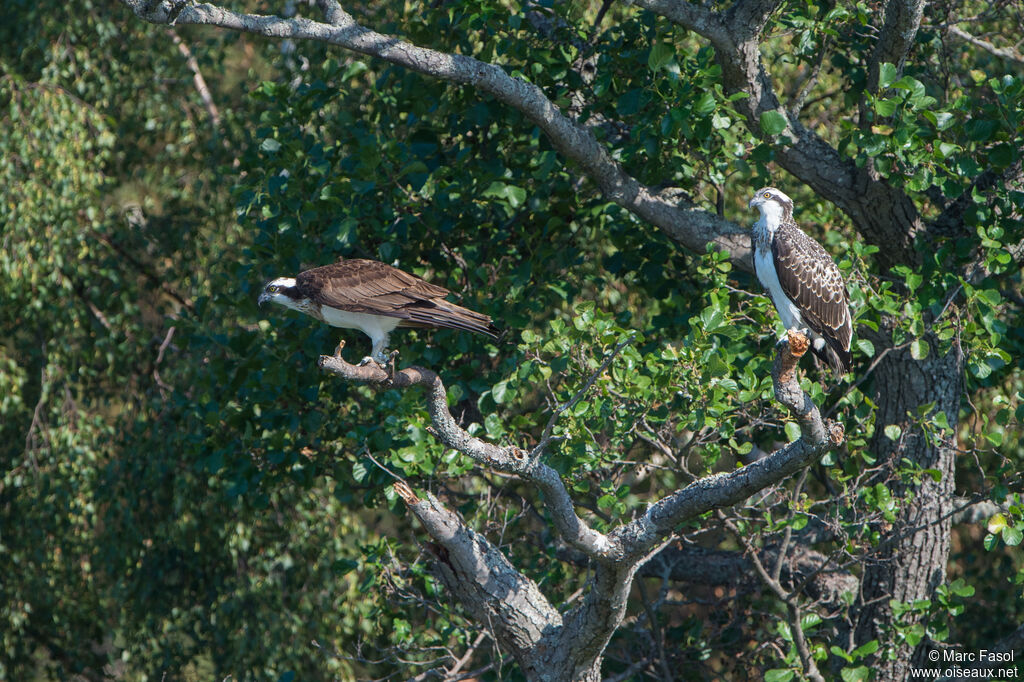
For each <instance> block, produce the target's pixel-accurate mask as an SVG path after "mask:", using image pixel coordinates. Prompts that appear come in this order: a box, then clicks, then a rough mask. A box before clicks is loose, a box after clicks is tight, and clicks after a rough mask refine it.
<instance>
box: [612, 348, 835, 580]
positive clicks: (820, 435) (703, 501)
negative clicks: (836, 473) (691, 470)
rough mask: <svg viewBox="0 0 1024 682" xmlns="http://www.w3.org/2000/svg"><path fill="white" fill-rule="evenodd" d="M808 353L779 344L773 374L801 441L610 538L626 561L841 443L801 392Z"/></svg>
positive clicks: (694, 490) (709, 479) (700, 486)
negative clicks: (799, 372) (801, 367)
mask: <svg viewBox="0 0 1024 682" xmlns="http://www.w3.org/2000/svg"><path fill="white" fill-rule="evenodd" d="M807 347H808V341H807V337H805V336H803V335H802V334H798V333H791V334H790V335H789V338H787V339H784V340H783V341H781V342H780V343H779V346H778V352H777V354H776V357H775V365H774V366H773V368H772V382H773V383H774V385H775V398H776V400H778V401H779V402H780V403H782V404H783V405H784V406H785V407H786V408H787V409H789V411H790V412H792V414H793V416H794V417H795V418H796V420H797V422H798V423H799V424H800V431H801V436H800V438H798V439H797V440H795V441H794V442H792V443H790V444H789V445H787V446H785V447H784V448H781V449H779V450H776V451H775V452H773V453H772V454H771V455H769V456H767V457H765V458H763V459H760V460H758V461H756V462H754V463H753V464H749V465H747V466H745V467H743V468H742V469H737V470H736V471H731V472H729V473H722V474H715V475H712V476H706V477H704V478H702V479H699V480H697V481H694V482H693V483H691V484H690V485H688V486H687V487H685V488H683V489H682V490H680V491H678V492H676V493H673V494H672V495H669V496H668V497H665V498H663V499H661V500H660V501H658V502H656V503H655V504H653V505H652V506H651V507H650V508H649V509H648V510H647V512H646V513H645V514H644V515H643V516H641V517H640V518H638V519H637V520H635V521H633V522H631V523H629V524H626V525H625V526H621V527H619V528H617V529H616V530H615V531H613V532H612V533H611V536H610V537H611V539H612V541H613V542H614V543H615V544H616V545H617V546H621V547H622V551H623V554H624V557H623V558H624V560H626V561H629V560H630V558H632V559H633V560H635V559H637V558H639V557H640V556H643V555H644V554H646V553H647V552H649V551H650V550H651V549H652V548H653V547H654V546H655V545H656V544H657V543H658V542H660V541H661V539H662V538H665V537H667V536H669V535H670V534H671V533H672V532H673V530H674V529H675V528H676V527H677V526H678V525H679V524H680V523H682V522H683V521H686V520H688V519H691V518H693V517H695V516H699V515H700V514H703V513H704V512H707V511H710V510H712V509H717V508H721V507H726V506H729V505H732V504H735V503H737V502H739V501H741V500H743V499H745V498H747V497H749V496H750V495H752V494H753V493H755V492H757V491H758V490H762V489H764V488H767V487H768V486H770V485H773V484H775V483H778V482H779V481H781V480H782V479H784V478H785V477H787V476H789V475H791V474H793V473H795V472H797V471H799V470H800V469H802V468H803V467H806V466H808V465H810V464H812V463H813V462H815V461H817V460H818V458H820V457H821V456H822V455H824V454H825V453H826V452H828V451H829V450H831V449H833V448H834V447H836V446H837V445H839V444H840V443H841V442H842V440H843V429H842V426H841V425H839V424H836V423H829V424H826V423H825V422H823V421H822V418H821V414H820V413H819V412H818V408H817V407H816V406H815V405H814V403H813V402H812V401H811V397H810V396H809V395H807V394H806V393H804V391H803V390H802V389H801V388H800V382H799V380H798V379H797V372H796V367H797V364H798V363H799V361H800V358H801V357H802V356H803V354H804V353H805V352H806V351H807Z"/></svg>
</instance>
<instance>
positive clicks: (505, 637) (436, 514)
mask: <svg viewBox="0 0 1024 682" xmlns="http://www.w3.org/2000/svg"><path fill="white" fill-rule="evenodd" d="M394 489H395V492H396V493H398V495H399V496H400V497H401V498H402V500H403V501H404V502H405V504H406V505H407V506H408V508H409V511H410V512H412V514H413V515H414V516H415V517H416V518H417V519H419V521H420V523H422V524H423V528H424V530H426V531H427V534H428V535H430V537H431V538H433V539H434V541H435V542H436V543H437V544H430V545H428V546H427V549H428V551H429V552H430V553H431V554H432V555H433V556H434V559H435V560H436V561H435V566H436V568H437V573H438V576H439V577H440V579H441V581H442V582H444V584H445V587H446V588H447V589H448V590H449V591H450V592H451V593H452V594H453V595H455V596H456V597H457V598H458V600H459V603H460V604H462V606H463V607H464V608H465V609H466V610H467V611H469V613H470V614H471V615H472V616H473V618H474V619H475V620H476V621H477V622H478V623H487V624H489V625H490V626H491V627H493V628H494V629H495V630H496V631H497V635H498V641H500V642H501V643H502V644H505V645H511V646H512V647H513V650H512V653H513V655H514V656H515V657H516V660H517V661H518V662H519V663H520V665H522V666H523V667H524V669H528V668H529V667H530V665H531V663H530V661H531V660H533V658H534V657H533V656H532V652H533V650H534V648H535V647H536V646H537V645H538V644H539V643H540V642H541V641H542V640H544V639H545V638H546V637H549V636H550V633H551V631H552V630H554V629H558V628H560V627H561V625H562V616H561V614H559V613H558V610H557V609H555V608H554V607H553V606H552V605H551V604H550V602H548V600H547V598H546V597H545V596H544V594H543V593H542V592H541V591H540V588H539V587H537V584H536V583H535V582H533V581H532V580H530V579H529V578H528V577H526V576H524V575H523V574H522V573H520V572H519V571H517V570H516V569H515V567H514V566H512V564H511V563H510V562H509V560H508V559H507V558H506V557H505V555H504V554H503V553H502V552H501V551H500V550H499V549H498V548H497V547H495V546H494V545H493V544H491V543H490V542H489V541H488V540H487V538H485V537H484V536H482V535H480V534H479V533H477V532H475V531H474V530H473V529H472V528H470V527H469V526H467V525H466V524H465V522H464V521H463V520H462V519H461V518H460V517H459V516H458V515H457V514H455V513H454V512H452V511H450V510H448V509H447V508H445V506H444V505H442V504H441V503H440V502H439V501H438V500H437V498H435V497H434V496H433V495H431V494H430V493H426V498H425V499H423V498H420V497H417V496H416V494H415V493H414V492H413V491H412V489H411V488H410V487H409V486H408V485H407V484H406V483H405V482H403V481H400V482H398V483H395V484H394Z"/></svg>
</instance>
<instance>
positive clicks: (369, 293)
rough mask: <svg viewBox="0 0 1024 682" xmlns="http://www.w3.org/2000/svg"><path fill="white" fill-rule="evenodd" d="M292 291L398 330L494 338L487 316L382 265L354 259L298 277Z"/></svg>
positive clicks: (441, 290) (494, 330)
mask: <svg viewBox="0 0 1024 682" xmlns="http://www.w3.org/2000/svg"><path fill="white" fill-rule="evenodd" d="M295 285H296V287H297V288H298V289H299V290H300V292H301V293H302V295H303V296H305V297H307V298H309V299H310V300H311V301H313V302H314V303H317V304H319V305H322V306H328V307H331V308H337V309H339V310H346V311H348V312H352V313H365V314H368V315H382V316H385V317H397V318H399V319H400V320H401V322H399V326H400V327H448V328H452V329H464V330H466V331H471V332H477V333H480V334H487V335H489V336H492V337H495V338H496V337H497V336H498V330H497V328H496V327H495V326H494V325H493V324H492V323H491V318H490V317H488V316H487V315H482V314H480V313H477V312H474V311H472V310H469V309H467V308H463V307H462V306H458V305H455V304H454V303H449V302H448V301H446V300H445V299H444V297H445V296H447V295H448V290H447V289H445V288H444V287H440V286H437V285H436V284H431V283H429V282H427V281H424V280H422V279H420V278H419V277H416V276H415V275H411V274H409V273H408V272H403V271H402V270H399V269H398V268H393V267H391V266H390V265H387V264H386V263H381V262H378V261H372V260H362V259H352V260H341V261H338V262H337V263H332V264H330V265H324V266H321V267H319V268H313V269H312V270H306V271H305V272H302V273H299V275H298V277H296V278H295Z"/></svg>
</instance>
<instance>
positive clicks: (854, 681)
mask: <svg viewBox="0 0 1024 682" xmlns="http://www.w3.org/2000/svg"><path fill="white" fill-rule="evenodd" d="M870 675H871V671H870V670H869V669H868V668H867V666H863V665H859V666H857V667H856V668H843V669H842V670H841V671H839V676H840V677H842V678H843V682H862V681H863V680H866V679H868V678H869V677H870Z"/></svg>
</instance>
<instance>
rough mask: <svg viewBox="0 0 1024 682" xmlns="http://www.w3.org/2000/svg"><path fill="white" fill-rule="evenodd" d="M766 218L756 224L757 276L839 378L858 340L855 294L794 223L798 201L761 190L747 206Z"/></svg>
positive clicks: (778, 308)
mask: <svg viewBox="0 0 1024 682" xmlns="http://www.w3.org/2000/svg"><path fill="white" fill-rule="evenodd" d="M748 206H749V208H756V209H757V210H758V211H760V213H761V217H760V219H759V220H758V221H757V223H755V224H754V229H753V239H754V271H755V273H756V274H757V279H758V280H760V282H761V284H762V286H764V288H765V289H766V290H767V291H768V296H769V297H770V298H771V300H772V303H773V304H774V305H775V310H776V311H778V313H779V318H781V320H782V323H783V324H784V325H785V326H786V329H789V330H799V331H803V332H804V333H805V334H807V335H808V336H809V337H810V339H811V350H813V351H814V354H815V355H817V356H818V357H819V358H821V359H822V360H824V361H825V362H826V363H828V364H829V365H830V366H831V367H832V369H833V370H834V371H835V372H836V374H839V375H842V374H845V373H846V372H848V371H850V367H851V365H852V362H853V356H852V355H851V353H850V341H851V339H852V338H853V325H852V318H851V317H850V295H849V293H848V292H847V290H846V284H845V283H844V282H843V277H842V275H841V274H840V272H839V268H838V267H837V266H836V264H835V261H833V260H832V257H831V256H830V255H829V254H828V252H827V251H825V249H824V248H822V246H821V244H819V243H818V242H816V241H814V240H813V239H812V238H810V237H808V236H807V235H806V234H805V233H804V232H803V230H801V229H800V228H799V227H798V226H797V224H796V222H795V221H794V220H793V200H792V199H790V198H789V197H788V196H786V195H785V194H784V193H783V192H782V191H780V190H778V189H776V188H774V187H764V188H762V189H759V190H757V193H756V194H754V197H753V198H752V199H751V200H750V203H749V204H748Z"/></svg>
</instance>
